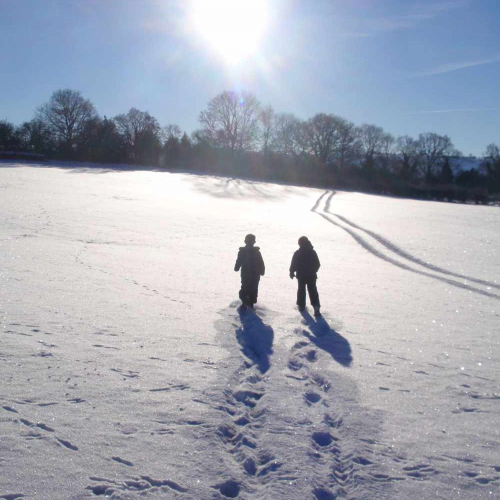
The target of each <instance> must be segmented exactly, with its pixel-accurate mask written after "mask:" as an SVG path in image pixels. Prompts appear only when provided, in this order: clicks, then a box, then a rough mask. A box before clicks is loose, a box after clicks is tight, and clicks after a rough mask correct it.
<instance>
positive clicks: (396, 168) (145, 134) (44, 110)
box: [0, 89, 500, 202]
mask: <svg viewBox="0 0 500 500" xmlns="http://www.w3.org/2000/svg"><path fill="white" fill-rule="evenodd" d="M199 124H200V128H199V129H198V130H196V131H195V132H193V133H192V134H191V135H190V136H188V134H187V133H186V132H183V131H182V130H181V129H180V127H179V126H177V125H173V124H169V125H166V126H164V127H162V126H161V125H160V124H159V122H158V120H157V119H156V118H154V117H153V116H151V115H150V114H149V113H148V112H147V111H140V110H138V109H136V108H131V109H130V110H129V111H128V112H127V113H126V114H119V115H117V116H115V117H114V118H107V117H106V116H104V117H103V118H101V117H100V116H99V115H98V113H97V111H96V108H95V106H94V105H93V104H92V103H91V102H90V100H88V99H85V98H84V97H83V96H82V94H81V93H80V92H78V91H75V90H71V89H63V90H57V91H55V92H54V93H53V94H52V96H51V97H50V99H49V100H48V101H47V102H46V103H44V104H42V105H41V106H39V107H38V108H37V110H36V112H35V115H34V117H33V119H32V120H31V121H29V122H25V123H23V124H22V125H20V126H15V125H14V124H12V123H10V122H8V121H7V120H0V157H11V156H12V155H15V156H22V155H23V154H24V155H26V157H29V156H30V155H40V157H45V158H49V159H60V160H77V161H90V162H97V163H127V164H134V165H147V166H156V167H160V168H168V169H182V170H194V171H202V172H209V173H218V174H224V175H230V176H238V177H248V178H257V179H264V180H273V181H283V182H293V183H297V184H303V185H309V186H321V187H322V186H325V187H337V188H341V189H357V190H364V191H369V192H383V193H391V194H396V195H403V196H411V197H417V198H428V199H429V198H430V199H450V200H451V199H458V200H460V201H466V200H467V199H473V200H475V201H476V202H484V201H486V199H487V196H488V195H490V196H491V195H493V194H495V193H499V192H500V147H499V146H498V145H497V144H494V143H492V144H489V145H488V146H487V147H486V151H485V154H484V158H483V159H482V161H481V162H479V163H478V165H477V168H472V169H469V170H461V169H460V168H458V163H459V160H460V158H461V157H462V155H461V153H460V152H459V151H457V149H456V148H455V147H454V145H453V142H452V140H451V139H450V138H449V137H448V136H447V135H440V134H437V133H433V132H426V133H421V134H419V136H418V137H417V138H413V137H410V136H407V135H405V136H400V137H395V136H393V135H392V134H390V133H388V132H385V131H384V129H383V128H382V127H379V126H377V125H373V124H362V125H360V126H356V125H355V124H354V123H352V122H350V121H349V120H347V119H345V118H342V117H340V116H337V115H334V114H326V113H318V114H316V115H314V116H313V117H311V118H309V119H307V120H301V119H299V118H297V117H296V116H295V115H293V114H291V113H277V112H275V111H274V109H273V108H272V107H271V106H263V105H261V103H260V102H259V101H258V99H257V98H256V96H255V95H254V94H252V93H248V92H232V91H223V92H221V93H220V94H219V95H217V96H215V97H214V98H213V99H211V100H210V102H209V103H208V105H207V108H206V109H205V110H203V111H202V112H201V113H200V115H199Z"/></svg>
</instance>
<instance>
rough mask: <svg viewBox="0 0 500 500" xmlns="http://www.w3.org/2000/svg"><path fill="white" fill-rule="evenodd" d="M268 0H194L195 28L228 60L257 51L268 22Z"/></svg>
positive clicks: (236, 61) (242, 58)
mask: <svg viewBox="0 0 500 500" xmlns="http://www.w3.org/2000/svg"><path fill="white" fill-rule="evenodd" d="M268 14H269V13H268V5H267V1H266V0H192V5H191V15H190V17H191V22H192V24H193V27H194V30H195V31H196V32H197V33H198V34H199V35H200V36H201V37H202V39H204V40H205V41H206V42H207V43H208V45H209V46H210V48H211V49H212V50H214V51H215V52H216V53H217V54H218V55H219V56H220V57H222V58H223V59H224V60H225V62H227V63H228V64H238V63H240V62H242V61H243V60H245V59H247V58H249V57H251V56H252V55H254V54H255V53H256V52H257V50H258V48H259V45H260V43H261V42H262V40H263V38H264V35H265V32H266V28H267V24H268Z"/></svg>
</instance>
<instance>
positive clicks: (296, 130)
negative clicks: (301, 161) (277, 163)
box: [273, 113, 301, 156]
mask: <svg viewBox="0 0 500 500" xmlns="http://www.w3.org/2000/svg"><path fill="white" fill-rule="evenodd" d="M300 128H301V121H300V120H299V119H298V118H297V117H296V116H295V115H293V114H291V113H280V114H277V115H276V116H275V117H274V142H273V144H274V149H275V150H276V151H277V152H278V153H281V154H283V155H293V156H296V155H298V154H300V151H301V147H300V145H299V134H300Z"/></svg>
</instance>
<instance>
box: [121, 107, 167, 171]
mask: <svg viewBox="0 0 500 500" xmlns="http://www.w3.org/2000/svg"><path fill="white" fill-rule="evenodd" d="M114 121H115V123H116V127H117V129H118V131H119V132H120V134H121V135H122V136H123V138H124V139H125V142H126V144H127V145H128V149H129V151H130V155H131V159H133V160H134V161H145V162H154V161H155V160H156V159H157V155H158V154H159V150H160V146H161V137H160V133H161V128H160V124H159V123H158V121H157V120H156V118H154V117H153V116H151V115H150V114H149V113H148V112H147V111H140V110H138V109H136V108H131V109H130V110H129V112H128V113H127V114H126V115H125V114H121V115H118V116H116V117H115V118H114Z"/></svg>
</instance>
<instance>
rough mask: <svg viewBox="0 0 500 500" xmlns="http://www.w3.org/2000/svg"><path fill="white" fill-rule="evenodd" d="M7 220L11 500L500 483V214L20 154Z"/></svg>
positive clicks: (5, 355) (1, 433) (425, 490)
mask: <svg viewBox="0 0 500 500" xmlns="http://www.w3.org/2000/svg"><path fill="white" fill-rule="evenodd" d="M0 211H1V214H2V217H1V222H0V228H1V231H0V259H1V260H0V318H1V323H0V332H1V333H0V335H1V343H0V377H1V380H2V381H3V383H2V385H1V388H0V472H1V474H0V498H8V499H14V498H23V497H24V498H33V499H47V498H51V499H65V500H66V499H68V498H70V499H83V498H97V497H106V496H107V497H109V498H115V499H133V498H144V497H145V498H183V499H191V498H192V499H212V498H213V499H225V498H240V499H252V498H255V499H268V498H269V499H270V498H272V499H277V498H283V499H292V500H293V499H300V500H302V499H307V498H311V499H313V500H330V499H333V498H348V499H365V498H366V499H371V498H377V499H378V498H429V499H430V498H432V499H434V498H443V499H444V498H467V499H470V498H472V499H476V498H477V499H482V498H494V497H495V496H496V495H498V494H499V485H500V451H499V448H498V443H499V438H498V428H499V427H500V426H499V423H500V422H499V420H500V418H499V412H498V404H499V401H500V391H499V387H498V380H499V368H498V367H499V363H498V362H499V352H500V351H499V329H498V324H499V322H498V318H499V315H500V311H499V300H500V261H499V259H498V253H497V252H498V250H497V249H498V248H500V247H499V244H500V241H499V240H500V236H499V233H498V228H499V227H500V224H499V223H500V212H499V211H498V209H496V208H493V207H473V206H460V205H449V204H440V203H429V202H415V201H411V200H399V199H392V198H384V197H376V196H369V195H362V194H357V193H343V192H338V193H335V192H332V191H325V190H317V189H308V188H299V187H288V186H280V185H272V184H264V183H254V182H246V181H240V180H236V179H224V178H214V177H210V176H196V175H186V174H169V173H161V172H121V171H108V170H107V169H105V168H94V169H90V168H89V169H78V168H74V169H72V168H66V169H62V168H46V167H29V166H26V165H22V164H20V165H16V164H15V163H8V162H7V163H2V164H1V166H0ZM248 232H253V233H254V234H256V236H257V245H259V246H260V247H261V250H262V253H263V256H264V259H265V262H266V276H265V277H264V278H263V279H262V281H261V286H260V292H259V303H258V307H257V310H256V311H255V312H252V311H247V312H246V313H240V312H239V311H238V309H237V305H238V304H239V301H237V300H236V298H237V292H238V288H239V277H238V275H237V273H234V272H233V270H232V268H233V265H234V260H235V258H236V253H237V249H238V247H239V246H241V245H242V244H243V238H244V235H245V234H246V233H248ZM302 234H305V235H307V236H308V237H309V238H310V239H311V241H312V242H313V244H314V246H315V248H316V250H317V251H318V254H319V257H320V259H321V262H322V268H321V269H320V273H319V280H318V289H319V292H320V298H321V301H322V304H323V308H322V309H323V312H324V318H323V319H319V320H315V319H314V318H312V317H311V316H310V315H309V313H305V314H304V315H300V314H299V313H298V311H296V310H295V308H294V302H295V291H296V282H295V280H294V281H291V280H290V279H289V277H288V266H289V263H290V259H291V256H292V253H293V251H294V250H295V249H296V247H297V245H296V242H297V239H298V237H299V236H301V235H302Z"/></svg>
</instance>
